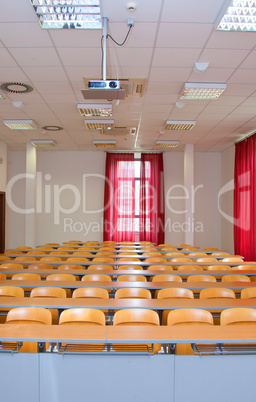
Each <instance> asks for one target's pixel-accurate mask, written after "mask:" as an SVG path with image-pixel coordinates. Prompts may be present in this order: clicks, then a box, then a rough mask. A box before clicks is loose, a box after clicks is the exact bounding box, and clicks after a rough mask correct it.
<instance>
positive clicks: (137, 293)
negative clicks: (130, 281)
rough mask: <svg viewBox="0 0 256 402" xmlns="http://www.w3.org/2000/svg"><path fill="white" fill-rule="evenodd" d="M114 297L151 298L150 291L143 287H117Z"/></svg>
mask: <svg viewBox="0 0 256 402" xmlns="http://www.w3.org/2000/svg"><path fill="white" fill-rule="evenodd" d="M115 299H151V293H150V291H149V290H148V289H143V288H123V289H117V290H116V293H115Z"/></svg>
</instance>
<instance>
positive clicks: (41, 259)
mask: <svg viewBox="0 0 256 402" xmlns="http://www.w3.org/2000/svg"><path fill="white" fill-rule="evenodd" d="M40 261H45V262H51V261H53V262H57V261H62V259H61V258H60V257H42V258H40Z"/></svg>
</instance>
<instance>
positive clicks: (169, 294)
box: [157, 288, 194, 299]
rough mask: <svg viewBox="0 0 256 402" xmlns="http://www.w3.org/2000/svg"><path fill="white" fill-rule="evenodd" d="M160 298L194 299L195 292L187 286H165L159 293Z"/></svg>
mask: <svg viewBox="0 0 256 402" xmlns="http://www.w3.org/2000/svg"><path fill="white" fill-rule="evenodd" d="M157 298H158V299H180V298H182V299H194V293H193V292H192V290H190V289H186V288H165V289H160V290H159V291H158V293H157Z"/></svg>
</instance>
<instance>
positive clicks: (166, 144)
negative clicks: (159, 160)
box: [155, 141, 179, 148]
mask: <svg viewBox="0 0 256 402" xmlns="http://www.w3.org/2000/svg"><path fill="white" fill-rule="evenodd" d="M178 145H179V141H156V143H155V146H156V147H157V148H176V147H177V146H178Z"/></svg>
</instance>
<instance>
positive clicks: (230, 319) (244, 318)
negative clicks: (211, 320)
mask: <svg viewBox="0 0 256 402" xmlns="http://www.w3.org/2000/svg"><path fill="white" fill-rule="evenodd" d="M242 324H247V325H248V324H254V325H256V310H255V309H254V308H245V307H244V308H243V307H241V308H229V309H226V310H223V311H222V312H221V314H220V325H242Z"/></svg>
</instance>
